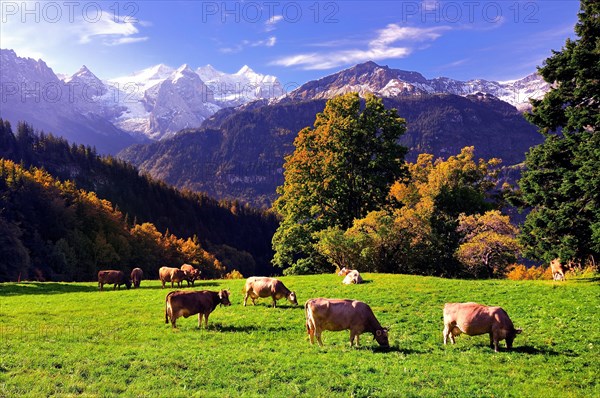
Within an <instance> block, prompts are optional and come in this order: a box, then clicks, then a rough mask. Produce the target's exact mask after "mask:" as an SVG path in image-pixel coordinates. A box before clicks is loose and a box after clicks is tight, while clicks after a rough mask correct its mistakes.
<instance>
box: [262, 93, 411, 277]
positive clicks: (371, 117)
mask: <svg viewBox="0 0 600 398" xmlns="http://www.w3.org/2000/svg"><path fill="white" fill-rule="evenodd" d="M405 131H406V127H405V121H404V119H402V118H400V117H399V116H398V114H397V112H396V110H395V109H390V110H388V109H385V108H384V106H383V103H382V101H381V100H380V99H378V98H375V97H374V96H369V97H367V98H366V99H365V104H364V108H363V109H362V110H361V101H360V98H359V96H358V94H356V93H350V94H346V95H343V96H339V97H336V98H334V99H332V100H330V101H328V102H327V105H326V107H325V110H324V111H323V113H319V114H317V117H316V120H315V123H314V128H308V127H307V128H305V129H303V130H302V131H300V133H299V134H298V137H297V138H296V140H295V141H294V146H295V147H296V149H295V151H294V153H293V154H292V155H290V156H288V157H286V162H285V165H284V168H285V173H284V176H285V182H284V185H283V186H280V187H279V188H278V193H279V194H280V197H279V198H278V199H277V201H276V202H275V204H274V208H275V209H276V210H277V211H278V212H279V213H280V214H281V215H282V216H283V220H282V222H281V224H280V227H279V228H278V230H277V232H276V233H275V236H274V237H273V248H274V250H275V256H274V259H273V264H275V265H277V266H279V267H282V268H287V267H289V266H293V268H292V272H297V273H306V272H317V271H321V270H323V268H322V267H323V266H326V262H325V261H324V258H323V257H320V256H319V255H318V253H317V252H316V251H315V249H314V246H313V243H314V242H315V240H316V239H315V237H314V236H313V234H314V233H315V232H318V231H320V230H324V229H326V228H328V227H340V228H342V229H347V228H349V227H350V226H352V223H353V221H354V220H355V219H358V218H362V217H364V216H366V215H367V213H369V212H370V211H374V210H378V209H380V208H381V207H382V206H383V205H384V203H385V202H386V198H387V194H388V192H389V188H390V186H391V184H392V183H393V182H394V181H396V180H397V179H399V178H400V177H401V176H403V174H404V166H403V163H404V155H405V154H406V148H405V147H403V146H401V145H400V144H398V139H399V138H400V137H401V136H402V134H404V133H405Z"/></svg>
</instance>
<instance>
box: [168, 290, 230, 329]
mask: <svg viewBox="0 0 600 398" xmlns="http://www.w3.org/2000/svg"><path fill="white" fill-rule="evenodd" d="M219 304H221V305H225V306H228V305H231V302H230V301H229V291H228V290H221V291H218V292H213V291H209V290H202V291H187V292H186V291H181V290H176V291H173V292H170V293H169V294H167V297H166V298H165V323H169V320H171V326H172V327H173V328H176V327H177V318H179V317H184V318H187V317H189V316H191V315H195V314H198V329H200V328H201V327H202V316H204V324H205V325H204V327H205V328H208V316H209V315H210V313H211V312H213V311H214V310H215V308H217V305H219Z"/></svg>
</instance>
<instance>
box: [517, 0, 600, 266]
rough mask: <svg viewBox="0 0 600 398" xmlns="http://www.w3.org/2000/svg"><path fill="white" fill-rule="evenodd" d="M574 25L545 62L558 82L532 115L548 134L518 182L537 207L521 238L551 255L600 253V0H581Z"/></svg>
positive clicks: (546, 73) (545, 71) (531, 249)
mask: <svg viewBox="0 0 600 398" xmlns="http://www.w3.org/2000/svg"><path fill="white" fill-rule="evenodd" d="M575 32H576V33H577V36H578V38H577V40H570V39H568V40H567V41H566V44H565V46H564V47H563V48H562V50H561V51H553V55H552V56H551V57H550V58H548V59H547V60H546V61H545V64H544V66H542V67H541V68H539V73H540V74H541V75H542V77H543V78H544V79H545V80H546V81H547V82H549V83H551V84H552V89H551V90H550V91H549V92H548V93H547V94H546V95H545V96H544V98H543V99H541V100H534V101H532V104H533V110H532V112H531V113H530V114H528V115H527V118H528V119H529V120H530V121H531V122H532V123H534V124H536V125H537V126H538V127H539V128H540V132H541V133H542V134H543V135H544V136H545V137H546V140H545V142H544V143H543V144H541V145H539V146H537V147H534V148H532V149H531V150H530V152H529V153H528V154H527V159H526V162H525V164H526V168H527V170H526V171H525V172H524V174H523V177H522V179H521V180H520V182H519V184H520V187H521V193H522V197H521V199H522V201H523V204H524V206H525V207H529V208H531V209H532V210H531V212H530V213H529V215H528V216H527V219H526V221H525V224H524V225H523V228H522V233H521V236H520V239H521V242H522V243H523V246H524V248H525V254H526V255H527V256H529V257H532V258H536V259H542V260H545V261H550V260H551V259H553V258H555V257H560V258H561V259H564V260H567V259H577V260H585V259H587V258H589V256H594V257H597V255H598V253H600V173H599V172H598V170H600V137H599V134H600V79H598V76H600V3H598V2H597V1H589V0H582V2H581V9H580V13H579V21H578V23H577V25H576V26H575Z"/></svg>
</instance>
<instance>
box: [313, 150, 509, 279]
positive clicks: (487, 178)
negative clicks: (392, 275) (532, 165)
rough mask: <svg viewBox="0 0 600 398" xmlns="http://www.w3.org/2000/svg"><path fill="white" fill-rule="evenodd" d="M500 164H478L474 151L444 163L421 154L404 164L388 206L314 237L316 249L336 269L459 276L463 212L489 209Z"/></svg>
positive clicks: (477, 211)
mask: <svg viewBox="0 0 600 398" xmlns="http://www.w3.org/2000/svg"><path fill="white" fill-rule="evenodd" d="M498 164H499V160H497V159H490V160H488V161H486V160H481V159H480V160H479V161H476V160H475V159H474V148H473V147H467V148H463V149H462V151H461V153H460V154H458V155H456V156H450V157H449V158H448V159H446V160H443V159H436V160H434V158H433V156H432V155H429V154H422V155H420V156H419V157H418V159H417V162H416V163H408V164H407V168H408V171H409V178H407V179H403V180H400V181H397V182H396V183H395V184H394V185H393V186H392V188H391V190H390V199H391V200H390V205H388V206H386V207H385V208H384V209H383V210H379V211H373V212H370V213H368V214H367V216H365V217H364V218H361V219H357V220H355V221H354V223H353V225H352V227H351V228H349V229H347V230H342V229H341V228H329V229H326V230H323V231H321V232H319V233H317V234H315V237H317V238H318V241H317V242H316V243H315V248H316V250H317V251H318V252H319V253H320V254H321V255H323V256H325V257H326V258H327V259H328V260H329V261H331V262H332V263H333V264H335V265H337V266H338V267H342V266H350V267H352V268H358V269H359V270H362V271H370V272H399V273H410V274H424V275H441V276H457V275H461V274H462V272H463V267H462V265H461V264H460V262H459V261H457V259H456V258H455V256H454V252H455V251H456V250H457V248H458V247H459V245H460V240H461V236H462V234H461V233H460V232H459V231H458V230H457V227H458V225H459V216H460V214H461V213H465V214H478V213H483V212H485V211H487V210H489V209H491V208H492V207H493V203H494V191H493V188H494V187H495V185H496V177H497V168H496V166H497V165H498Z"/></svg>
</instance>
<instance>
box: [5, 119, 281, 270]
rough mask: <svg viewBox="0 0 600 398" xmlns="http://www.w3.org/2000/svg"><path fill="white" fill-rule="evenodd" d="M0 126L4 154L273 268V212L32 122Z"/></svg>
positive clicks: (134, 217) (138, 218) (128, 212)
mask: <svg viewBox="0 0 600 398" xmlns="http://www.w3.org/2000/svg"><path fill="white" fill-rule="evenodd" d="M0 127H1V128H0V157H2V158H5V159H10V160H13V161H15V162H17V163H22V164H23V165H24V166H25V167H30V166H35V167H43V168H44V169H45V170H46V171H48V172H49V173H50V174H51V175H52V176H54V177H56V178H57V179H60V180H62V181H65V180H71V181H73V182H74V183H75V185H76V186H77V188H81V189H84V190H86V191H90V192H95V194H96V195H97V196H98V198H100V199H106V200H108V201H110V202H111V203H112V204H113V205H114V206H115V207H116V208H117V209H118V210H119V211H120V212H121V213H122V214H123V215H125V216H126V217H127V218H128V220H129V223H136V222H137V223H140V224H141V223H143V222H151V223H153V224H154V225H156V227H157V228H158V230H159V231H161V232H163V233H166V232H167V231H169V232H170V233H172V234H175V235H176V236H178V237H182V238H188V237H192V236H194V235H196V236H197V237H198V239H199V242H200V243H201V244H202V245H203V246H204V247H205V248H207V249H209V250H210V251H211V252H213V253H215V254H217V256H218V258H219V259H220V260H222V261H223V262H224V263H225V264H226V265H228V266H232V267H235V268H238V269H240V270H242V268H245V271H246V272H245V273H248V272H255V271H257V272H258V271H260V272H262V273H265V274H271V273H273V269H272V268H271V266H270V263H269V261H270V258H271V256H272V252H271V237H272V235H273V233H274V231H275V229H276V228H277V220H276V218H275V217H274V216H273V215H272V214H269V213H266V212H263V211H259V210H255V209H252V208H249V207H247V206H243V205H240V204H239V203H236V202H227V201H221V202H219V201H217V200H215V199H212V198H210V197H208V196H206V195H203V194H197V193H191V192H181V191H178V190H176V189H175V188H173V187H171V186H169V185H167V184H165V183H163V182H159V181H157V180H154V179H152V178H150V177H148V176H145V175H140V173H139V171H138V170H137V169H136V168H135V167H133V166H132V165H130V164H127V163H125V162H123V161H120V160H116V159H114V158H111V157H100V156H99V155H97V154H96V153H95V152H94V151H93V149H92V148H90V147H84V146H77V145H75V144H73V145H69V143H68V142H67V141H66V140H64V139H61V138H56V137H54V136H52V135H42V136H41V137H40V136H37V135H36V134H35V133H34V131H33V128H32V127H31V126H29V125H26V124H22V125H20V126H19V127H18V128H17V132H16V136H15V135H13V133H12V128H11V127H10V125H9V124H8V123H6V122H5V123H0ZM242 272H243V273H244V271H243V270H242Z"/></svg>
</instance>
